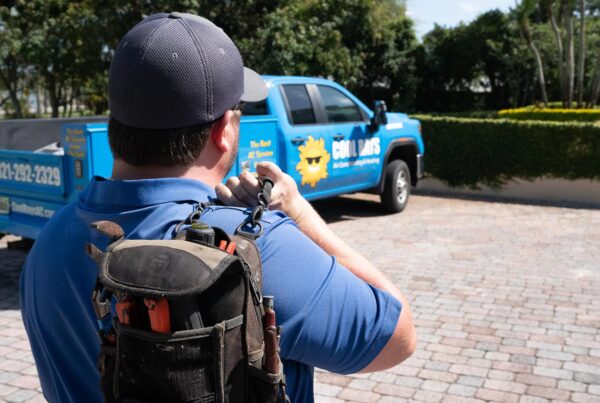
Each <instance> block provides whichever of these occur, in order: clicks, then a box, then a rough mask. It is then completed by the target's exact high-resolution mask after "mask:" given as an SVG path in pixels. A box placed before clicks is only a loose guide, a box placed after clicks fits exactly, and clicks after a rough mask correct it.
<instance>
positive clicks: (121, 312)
mask: <svg viewBox="0 0 600 403" xmlns="http://www.w3.org/2000/svg"><path fill="white" fill-rule="evenodd" d="M115 308H116V310H117V315H118V316H119V322H121V323H123V324H125V325H133V326H135V325H137V320H136V319H137V318H136V313H135V302H133V300H131V299H124V300H122V301H119V302H117V304H116V307H115Z"/></svg>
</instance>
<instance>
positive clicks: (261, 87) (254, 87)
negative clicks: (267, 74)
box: [240, 67, 269, 102]
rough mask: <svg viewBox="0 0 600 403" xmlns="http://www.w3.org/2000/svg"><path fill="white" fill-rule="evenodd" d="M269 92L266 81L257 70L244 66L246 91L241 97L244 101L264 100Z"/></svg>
mask: <svg viewBox="0 0 600 403" xmlns="http://www.w3.org/2000/svg"><path fill="white" fill-rule="evenodd" d="M268 94H269V90H268V89H267V86H266V85H265V81H264V80H263V79H262V77H261V76H259V75H258V74H257V73H256V72H255V71H253V70H250V69H249V68H247V67H244V93H243V94H242V97H241V98H240V101H243V102H258V101H262V100H263V99H265V98H266V97H267V95H268Z"/></svg>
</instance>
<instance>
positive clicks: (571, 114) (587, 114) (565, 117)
mask: <svg viewBox="0 0 600 403" xmlns="http://www.w3.org/2000/svg"><path fill="white" fill-rule="evenodd" d="M498 116H499V117H500V118H505V119H515V120H551V121H557V122H597V121H599V120H600V109H540V108H535V107H525V108H518V109H504V110H501V111H500V112H498Z"/></svg>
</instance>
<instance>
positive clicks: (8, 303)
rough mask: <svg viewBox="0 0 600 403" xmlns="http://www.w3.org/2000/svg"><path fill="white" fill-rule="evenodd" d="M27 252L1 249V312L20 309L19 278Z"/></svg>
mask: <svg viewBox="0 0 600 403" xmlns="http://www.w3.org/2000/svg"><path fill="white" fill-rule="evenodd" d="M27 252H28V251H27V250H10V249H0V262H2V263H0V311H5V310H17V309H19V305H20V304H19V278H20V276H21V268H22V267H23V263H24V262H25V258H26V257H27Z"/></svg>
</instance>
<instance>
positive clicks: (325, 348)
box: [21, 178, 401, 403]
mask: <svg viewBox="0 0 600 403" xmlns="http://www.w3.org/2000/svg"><path fill="white" fill-rule="evenodd" d="M214 196H215V195H214V192H213V189H212V188H210V187H209V186H207V185H206V184H204V183H202V182H199V181H195V180H191V179H174V178H169V179H150V180H134V181H116V180H105V179H102V178H95V179H94V180H92V182H91V183H90V184H89V186H88V187H87V188H86V189H85V190H84V191H83V192H82V193H81V194H80V195H79V199H78V200H77V201H76V202H74V203H72V204H69V205H67V206H66V207H64V208H62V209H61V210H60V211H58V212H57V213H56V214H55V215H54V216H53V217H52V219H51V220H50V222H49V223H48V224H47V225H46V226H45V227H44V230H43V231H42V233H41V234H40V236H39V237H38V239H37V240H36V242H35V244H34V246H33V248H32V249H31V251H30V253H29V255H28V257H27V261H26V262H25V267H24V269H23V272H22V277H21V307H22V313H23V321H24V323H25V328H26V330H27V334H28V336H29V341H30V343H31V348H32V351H33V355H34V357H35V361H36V365H37V369H38V373H39V377H40V381H41V384H42V389H43V391H44V396H45V397H46V399H48V400H49V401H50V402H63V403H64V402H91V403H93V402H101V401H102V400H103V399H102V395H101V392H100V388H99V374H98V372H97V370H96V359H97V356H98V352H99V341H98V335H97V328H96V319H95V316H94V312H93V310H92V305H91V295H92V290H93V288H94V285H95V282H96V271H97V268H96V266H95V264H94V263H93V262H92V261H91V260H90V259H89V258H88V256H87V255H86V254H85V252H84V247H85V244H86V243H87V242H92V243H94V244H95V245H97V246H98V247H100V248H102V249H104V248H105V247H106V246H107V243H108V241H107V239H106V238H105V237H103V236H101V235H99V234H98V233H97V232H95V231H92V230H90V224H91V223H92V222H94V221H98V220H109V221H114V222H116V223H118V224H119V225H121V226H122V227H123V229H124V230H125V233H126V234H127V237H128V238H130V239H169V238H171V237H172V236H173V235H174V234H173V231H174V228H175V226H176V225H177V224H178V223H179V222H181V221H182V220H184V219H185V218H186V217H187V216H188V215H189V214H190V213H191V212H192V211H193V208H194V205H195V204H196V203H198V202H204V201H208V200H209V198H211V197H214ZM247 214H248V212H247V211H246V210H244V209H240V208H233V207H210V208H208V209H207V210H206V211H205V213H204V214H203V217H202V220H203V221H205V222H207V223H208V224H209V225H212V226H217V227H221V228H223V229H224V230H225V231H227V232H229V233H233V232H234V231H235V229H236V228H237V226H238V225H239V224H240V223H241V222H242V221H243V220H244V218H245V217H246V215H247ZM262 224H263V226H264V234H263V235H262V237H260V238H259V239H258V241H257V244H258V247H259V249H260V253H261V257H262V263H263V277H264V285H263V291H264V294H267V295H274V296H275V304H276V305H275V309H276V312H277V322H278V325H281V326H282V329H283V334H282V337H281V356H282V359H283V363H284V371H285V375H286V379H287V384H288V394H289V395H290V397H291V400H292V402H294V403H297V402H300V403H302V402H313V401H314V398H313V368H314V367H320V368H324V369H326V370H329V371H333V372H337V373H342V374H347V373H353V372H357V371H359V370H361V369H362V368H364V367H365V366H367V365H368V364H369V363H370V362H371V361H372V360H373V359H374V358H375V357H376V356H377V355H378V354H379V352H380V351H381V349H382V348H383V347H384V345H385V344H386V342H387V341H388V339H389V338H390V336H391V335H392V333H393V332H394V329H395V327H396V323H397V321H398V317H399V315H400V311H401V304H400V302H399V301H398V300H397V299H395V298H394V297H392V296H391V295H389V294H388V293H386V292H383V291H381V290H379V289H377V288H374V287H372V286H370V285H368V284H367V283H365V282H364V281H362V280H360V279H359V278H357V277H356V276H354V275H353V274H352V273H351V272H350V271H348V270H347V269H345V268H344V267H342V266H341V265H340V264H339V263H337V262H336V260H335V258H333V257H331V256H329V255H328V254H326V253H325V252H324V251H323V250H322V249H321V248H319V247H318V246H317V245H316V244H315V243H314V242H312V241H311V240H310V239H309V238H308V237H306V236H305V235H304V234H303V233H302V232H301V231H300V230H299V229H298V228H297V227H296V225H295V224H294V222H293V221H292V220H290V219H289V218H288V217H287V216H286V215H285V214H283V213H281V212H277V211H273V212H267V213H266V214H265V215H264V216H263V219H262Z"/></svg>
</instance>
